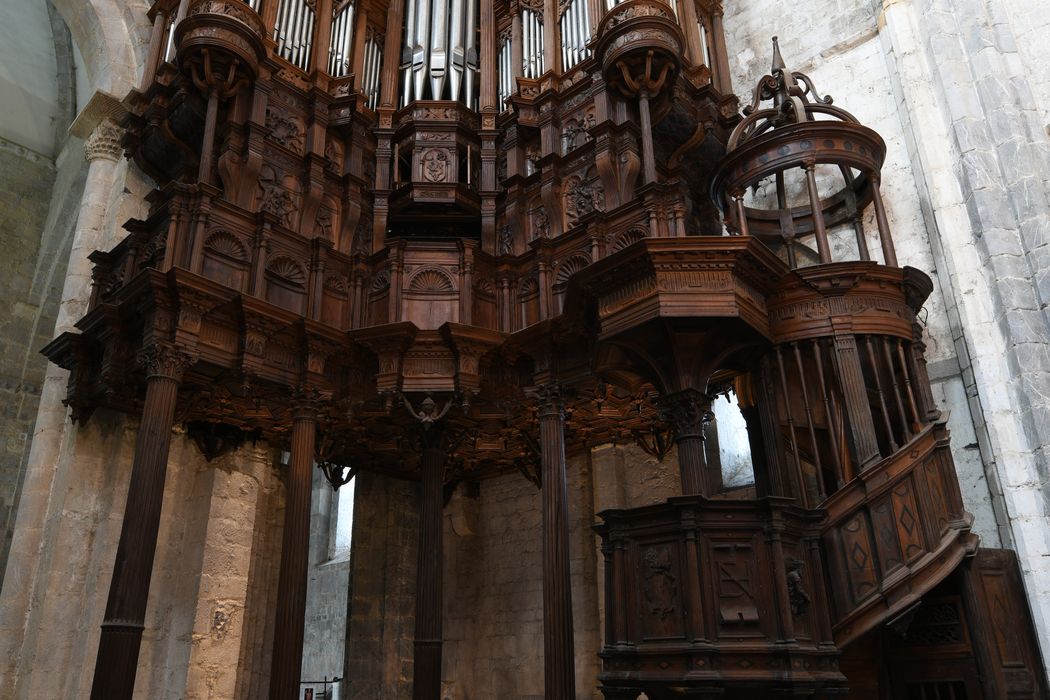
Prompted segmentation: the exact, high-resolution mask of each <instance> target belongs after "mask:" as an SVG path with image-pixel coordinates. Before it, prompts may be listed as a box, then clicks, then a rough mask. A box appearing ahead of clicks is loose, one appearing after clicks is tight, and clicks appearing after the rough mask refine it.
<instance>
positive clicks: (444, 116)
mask: <svg viewBox="0 0 1050 700" xmlns="http://www.w3.org/2000/svg"><path fill="white" fill-rule="evenodd" d="M478 127H479V121H478V117H477V115H476V114H475V113H474V112H472V111H471V110H469V109H467V108H466V107H464V106H463V105H459V104H456V103H453V102H436V101H418V102H413V103H412V104H411V105H409V106H408V107H407V108H406V109H405V110H403V111H402V112H401V113H400V114H399V119H398V127H397V131H396V132H395V136H394V147H393V148H394V161H393V162H394V173H393V188H394V191H393V193H392V194H391V203H390V206H391V221H392V222H394V223H395V225H396V224H401V223H405V222H412V223H414V222H416V221H426V220H430V221H431V222H432V220H433V210H434V208H435V207H440V208H441V209H442V211H447V210H449V208H451V209H452V210H454V211H458V212H460V213H461V215H463V214H471V213H477V212H478V209H479V206H480V200H479V197H478V192H477V188H478V185H479V182H480V176H481V170H480V168H481V160H480V158H481V156H480V140H479V139H478V136H477V130H478ZM428 210H429V215H428ZM428 228H432V224H431V226H430V227H428ZM468 228H474V227H472V226H469V225H468ZM459 230H460V232H461V233H471V231H468V230H464V229H463V227H462V226H460V227H459ZM475 235H476V233H475Z"/></svg>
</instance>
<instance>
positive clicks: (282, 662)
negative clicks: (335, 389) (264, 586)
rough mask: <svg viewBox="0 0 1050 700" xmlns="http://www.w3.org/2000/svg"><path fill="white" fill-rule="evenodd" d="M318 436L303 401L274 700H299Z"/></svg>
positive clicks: (290, 489) (308, 402) (295, 432)
mask: <svg viewBox="0 0 1050 700" xmlns="http://www.w3.org/2000/svg"><path fill="white" fill-rule="evenodd" d="M316 436H317V406H316V402H315V401H314V400H313V397H311V396H309V395H303V396H300V397H298V401H297V403H296V405H295V407H294V408H293V414H292V455H291V460H290V462H289V464H288V480H287V482H286V486H285V507H284V534H283V537H282V542H281V568H280V571H279V573H278V578H277V615H276V619H275V621H274V631H273V658H272V661H271V671H270V700H294V699H295V698H298V697H299V680H300V678H299V676H300V673H301V671H302V665H303V624H304V622H305V619H306V579H307V573H308V572H307V567H308V566H309V555H310V490H311V485H312V477H311V469H312V467H313V463H314V442H315V440H316Z"/></svg>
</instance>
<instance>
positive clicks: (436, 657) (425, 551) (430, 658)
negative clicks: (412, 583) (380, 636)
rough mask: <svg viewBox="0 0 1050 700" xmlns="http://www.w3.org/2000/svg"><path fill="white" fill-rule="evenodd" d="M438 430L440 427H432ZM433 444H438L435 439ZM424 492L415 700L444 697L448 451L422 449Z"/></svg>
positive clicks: (420, 515)
mask: <svg viewBox="0 0 1050 700" xmlns="http://www.w3.org/2000/svg"><path fill="white" fill-rule="evenodd" d="M431 430H432V431H433V430H437V428H431ZM434 442H437V440H436V437H435V438H434ZM422 457H423V459H422V465H421V466H422V471H423V473H422V493H421V498H420V508H419V559H418V568H417V570H416V638H415V641H414V646H415V662H414V664H413V669H412V698H413V700H439V699H440V697H441V634H442V625H441V622H442V620H441V591H442V586H441V583H442V581H441V578H442V567H443V565H444V561H443V559H442V555H443V550H442V544H443V535H444V528H443V527H442V525H443V523H442V512H443V511H444V507H445V499H444V476H445V452H444V450H442V449H440V448H439V447H437V446H435V445H427V446H425V447H424V448H423V455H422Z"/></svg>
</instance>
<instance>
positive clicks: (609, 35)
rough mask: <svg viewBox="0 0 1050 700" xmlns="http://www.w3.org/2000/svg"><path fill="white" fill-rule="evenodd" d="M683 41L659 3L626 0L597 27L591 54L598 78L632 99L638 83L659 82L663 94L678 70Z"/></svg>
mask: <svg viewBox="0 0 1050 700" xmlns="http://www.w3.org/2000/svg"><path fill="white" fill-rule="evenodd" d="M684 47H685V38H684V36H683V35H682V29H681V27H680V26H679V24H678V22H677V20H676V18H675V13H674V10H673V9H671V6H670V5H668V4H667V3H665V2H663V0H628V2H624V3H620V4H618V5H616V7H615V8H613V9H612V10H611V11H609V12H608V13H607V14H606V15H605V17H604V18H603V19H602V21H601V23H600V24H599V25H598V31H597V49H596V52H595V55H596V56H597V57H598V60H599V61H601V66H602V75H603V76H604V77H605V79H606V80H607V81H608V82H609V83H610V84H612V85H615V86H617V87H618V88H619V89H620V90H622V91H623V92H624V94H626V95H630V96H632V97H636V96H637V95H638V93H639V85H638V80H639V77H640V76H647V77H650V78H652V79H654V80H657V81H659V83H660V87H659V88H657V92H656V93H653V94H650V95H649V97H650V98H655V97H657V95H658V94H660V93H666V92H667V90H668V89H669V88H670V86H671V85H672V84H673V83H674V78H675V77H676V76H677V75H678V71H679V70H681V68H682V55H683V49H684Z"/></svg>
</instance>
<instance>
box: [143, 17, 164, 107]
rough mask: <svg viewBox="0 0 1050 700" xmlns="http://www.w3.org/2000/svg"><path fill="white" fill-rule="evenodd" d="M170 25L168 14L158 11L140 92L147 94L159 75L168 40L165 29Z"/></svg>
mask: <svg viewBox="0 0 1050 700" xmlns="http://www.w3.org/2000/svg"><path fill="white" fill-rule="evenodd" d="M167 25H168V13H167V12H165V11H164V10H163V9H158V10H157V13H156V14H155V15H153V31H152V32H151V33H150V37H149V52H148V53H147V54H146V62H145V64H144V65H143V68H142V80H141V81H140V82H139V92H146V90H147V89H149V86H150V85H151V84H152V83H153V78H154V77H155V76H156V74H157V65H158V64H159V63H160V57H161V52H162V51H163V49H164V40H165V39H166V38H167V34H166V33H165V31H164V30H165V29H167Z"/></svg>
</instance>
